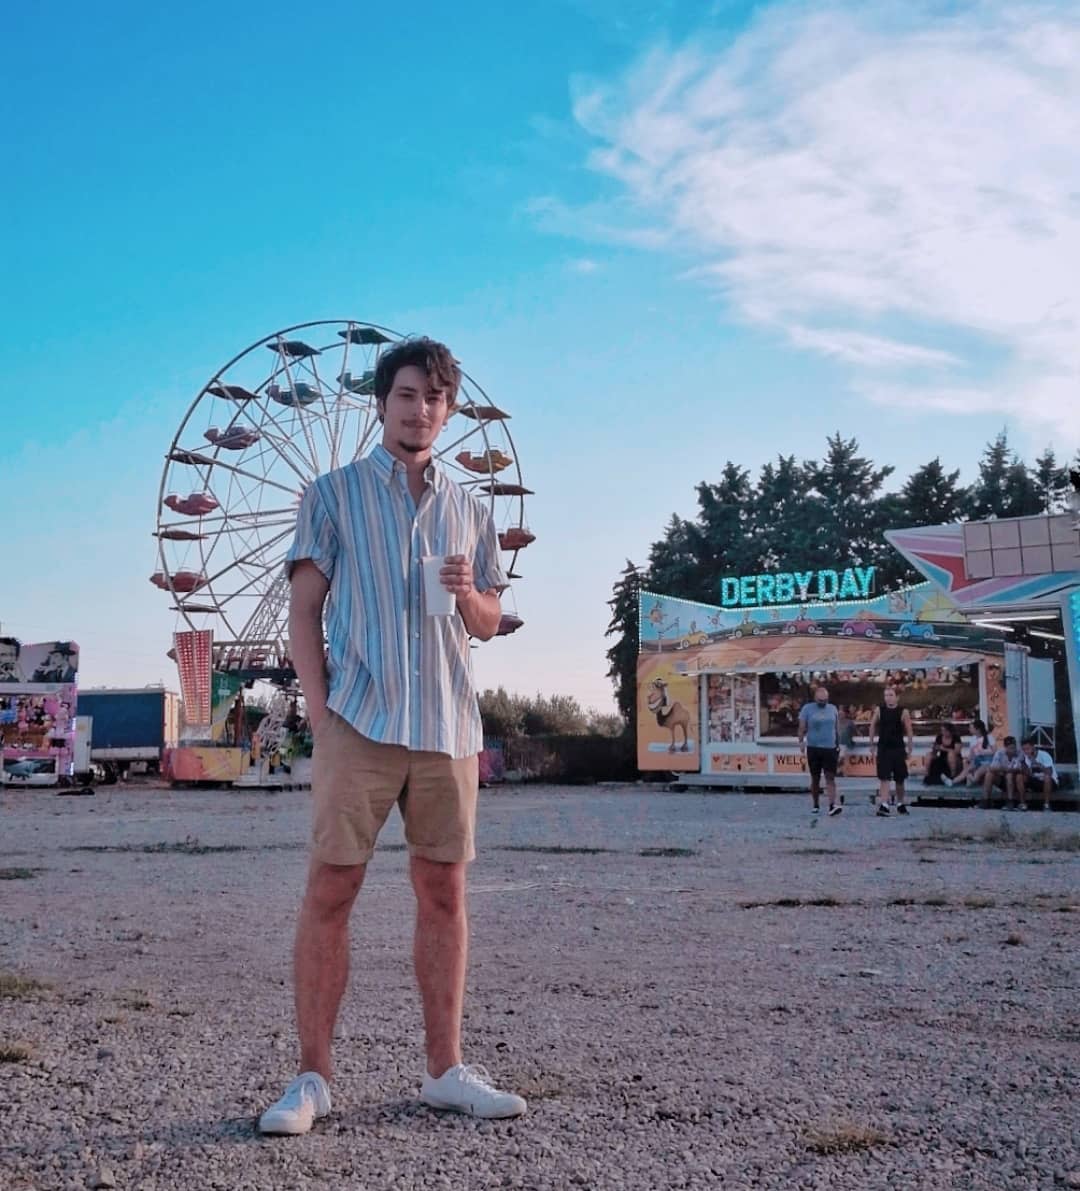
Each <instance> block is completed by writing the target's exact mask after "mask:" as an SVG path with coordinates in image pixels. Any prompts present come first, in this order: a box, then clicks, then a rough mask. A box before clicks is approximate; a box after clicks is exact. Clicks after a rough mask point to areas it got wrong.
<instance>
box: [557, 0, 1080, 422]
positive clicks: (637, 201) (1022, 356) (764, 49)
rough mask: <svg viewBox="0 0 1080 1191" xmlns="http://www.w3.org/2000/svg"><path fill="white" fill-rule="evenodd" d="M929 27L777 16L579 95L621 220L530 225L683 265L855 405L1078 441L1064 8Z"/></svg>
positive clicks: (1015, 10)
mask: <svg viewBox="0 0 1080 1191" xmlns="http://www.w3.org/2000/svg"><path fill="white" fill-rule="evenodd" d="M942 11H943V9H942V6H941V5H934V4H932V3H930V2H929V0H926V2H923V0H911V2H909V3H906V4H904V5H902V6H896V7H893V6H890V5H865V4H842V3H838V4H834V5H832V6H829V5H825V6H824V7H822V5H820V4H819V5H813V6H810V5H804V4H801V3H799V4H790V3H782V4H774V5H773V6H772V7H771V8H769V9H767V10H766V11H765V13H764V15H762V16H761V17H759V18H758V19H757V20H756V21H755V22H754V23H752V24H751V25H750V26H749V27H748V28H747V29H746V30H745V31H744V32H743V33H742V34H741V35H740V36H739V37H738V38H736V39H735V40H734V41H732V42H729V43H728V44H726V45H724V46H722V47H716V46H713V45H710V44H709V43H708V42H707V41H706V40H705V39H698V40H696V41H694V42H692V43H688V44H684V45H682V46H679V47H670V46H661V47H659V48H656V49H654V50H652V51H651V52H649V53H648V54H646V55H645V56H643V57H642V58H641V59H640V60H639V61H638V62H637V64H636V65H635V66H634V67H633V68H632V69H630V70H629V71H628V72H626V73H625V74H624V75H623V76H622V77H620V78H618V79H617V80H614V81H609V82H596V81H591V82H590V81H582V80H577V81H575V83H574V86H573V101H574V115H575V118H576V120H577V122H578V124H579V125H580V127H581V128H582V129H584V130H585V131H586V132H587V133H588V134H589V136H590V137H591V138H592V142H593V148H592V151H591V153H590V156H589V165H590V167H591V168H592V169H593V170H594V171H596V172H598V173H599V174H601V175H603V176H605V177H606V178H607V179H609V180H613V181H614V182H615V183H616V184H617V188H618V198H617V199H616V200H615V201H614V202H601V201H598V202H596V203H593V204H591V205H590V206H588V207H587V208H586V209H584V210H580V209H574V208H570V207H567V206H566V205H564V204H562V203H560V202H559V201H558V200H557V199H551V198H548V199H545V200H541V201H540V203H539V205H538V206H537V207H536V209H535V213H536V214H537V215H538V216H539V217H540V219H541V222H542V223H543V224H544V225H545V226H546V227H547V228H548V229H549V230H553V231H559V232H562V233H577V234H579V235H582V236H583V237H585V238H587V239H593V240H602V241H605V242H610V241H612V240H619V239H622V240H624V241H627V242H632V243H635V244H637V245H639V246H643V247H647V248H653V249H660V248H663V249H667V250H671V249H673V248H680V249H682V250H683V251H684V252H687V253H689V254H691V255H693V256H694V257H695V258H697V259H696V265H695V270H694V272H695V275H696V276H697V277H698V278H704V279H707V280H708V281H709V282H710V283H711V284H713V285H715V286H717V287H718V288H719V290H720V291H721V292H722V293H723V295H724V297H725V299H726V300H727V302H728V303H729V304H730V306H731V308H732V309H733V311H734V312H735V313H736V314H737V315H739V316H740V317H742V318H744V319H747V320H751V321H753V322H756V323H759V324H764V325H768V326H772V327H775V328H776V329H777V330H778V331H779V332H780V333H782V334H783V335H784V336H785V337H786V338H787V339H788V340H789V341H790V342H792V343H793V344H795V345H796V346H798V347H801V348H804V349H806V350H811V351H815V352H821V353H824V354H826V355H829V356H831V357H833V358H834V359H836V360H838V361H840V362H841V363H843V364H844V365H846V366H848V367H849V368H850V369H851V375H852V380H853V383H854V384H855V385H856V387H859V388H861V389H863V390H864V391H866V392H868V393H870V394H872V393H874V392H888V393H889V394H890V395H891V397H893V398H895V397H896V396H897V394H902V395H903V399H904V400H905V401H907V402H908V403H921V404H923V405H925V406H928V407H932V408H937V409H949V408H955V409H964V410H972V411H982V412H986V411H989V410H996V411H1002V412H1007V413H1012V414H1015V415H1017V416H1020V417H1023V418H1025V419H1027V420H1029V421H1031V420H1035V421H1038V422H1040V423H1042V424H1043V425H1044V427H1045V426H1046V425H1050V426H1053V427H1056V428H1058V429H1060V430H1061V431H1063V432H1066V433H1068V434H1071V435H1077V434H1080V267H1078V262H1080V152H1078V149H1077V146H1080V70H1078V69H1077V65H1076V64H1077V63H1078V62H1080V6H1077V4H1076V3H1075V2H1074V0H1059V2H1056V3H1055V2H1052V0H1044V2H1035V0H970V2H968V3H962V4H960V5H953V6H951V8H950V14H951V15H949V16H942V15H941V14H942ZM913 327H915V328H919V329H920V330H918V331H914V332H913V331H912V330H911V328H913ZM973 343H981V344H983V345H984V349H983V350H979V349H978V348H973V347H972V344H973ZM883 372H888V384H887V385H884V386H883V385H882V384H881V380H882V379H883V378H882V376H881V374H882V373H883ZM875 377H877V379H875Z"/></svg>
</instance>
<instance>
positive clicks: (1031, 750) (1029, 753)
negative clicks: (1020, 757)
mask: <svg viewBox="0 0 1080 1191" xmlns="http://www.w3.org/2000/svg"><path fill="white" fill-rule="evenodd" d="M1020 747H1021V748H1022V749H1023V750H1024V756H1025V757H1029V758H1030V757H1034V756H1035V746H1034V745H1033V744H1031V743H1029V742H1028V741H1026V740H1025V741H1024V743H1023V744H1022V745H1021V746H1020Z"/></svg>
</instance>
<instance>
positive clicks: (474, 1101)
mask: <svg viewBox="0 0 1080 1191" xmlns="http://www.w3.org/2000/svg"><path fill="white" fill-rule="evenodd" d="M420 1099H421V1100H422V1101H423V1102H424V1104H426V1105H428V1107H429V1108H443V1109H447V1110H448V1111H450V1112H463V1113H467V1114H468V1115H469V1116H471V1117H484V1118H485V1119H487V1120H498V1119H501V1118H502V1117H519V1116H521V1114H522V1113H523V1112H524V1111H525V1110H526V1109H527V1108H528V1105H527V1104H526V1103H525V1101H524V1100H523V1099H522V1097H520V1096H515V1095H514V1093H513V1092H500V1091H499V1090H498V1088H496V1087H495V1085H494V1084H493V1083H492V1082H491V1076H490V1075H488V1073H487V1071H486V1070H485V1069H484V1068H483V1067H466V1066H465V1064H464V1063H459V1064H458V1065H457V1066H456V1067H451V1068H450V1070H449V1071H444V1072H443V1074H442V1075H440V1076H439V1078H438V1079H435V1078H434V1077H433V1076H431V1075H429V1074H428V1073H427V1072H426V1071H425V1072H424V1083H423V1087H421V1089H420Z"/></svg>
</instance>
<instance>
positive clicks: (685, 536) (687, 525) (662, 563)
mask: <svg viewBox="0 0 1080 1191" xmlns="http://www.w3.org/2000/svg"><path fill="white" fill-rule="evenodd" d="M699 547H700V539H699V535H698V534H697V533H696V532H695V528H694V526H693V525H692V524H691V522H689V521H686V520H684V519H683V518H682V517H679V516H678V515H677V514H675V513H672V514H671V520H670V521H669V522H668V524H667V529H666V530H665V531H664V536H663V537H662V538H661V539H660V540H659V541H658V542H654V543H653V545H652V547H651V549H650V550H649V567H648V584H649V586H651V587H655V588H656V589H657V590H658V591H685V592H694V593H698V592H701V591H702V590H703V586H704V585H703V583H702V579H701V565H700V563H699V562H698V555H697V551H698V549H699ZM687 598H688V599H703V598H704V597H703V596H701V595H698V594H695V595H692V596H687Z"/></svg>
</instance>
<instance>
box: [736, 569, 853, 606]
mask: <svg viewBox="0 0 1080 1191" xmlns="http://www.w3.org/2000/svg"><path fill="white" fill-rule="evenodd" d="M874 570H875V568H874V567H845V568H844V569H843V570H842V571H833V570H829V569H825V570H820V571H774V572H773V573H772V574H770V575H727V576H725V577H724V578H723V579H721V580H720V604H721V606H722V607H724V608H758V607H761V606H762V605H765V604H796V603H807V602H813V601H817V600H865V599H866V598H867V597H868V596H869V595H870V592H871V591H872V590H873V587H874Z"/></svg>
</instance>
